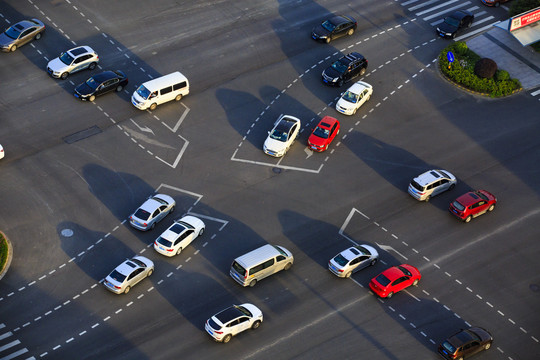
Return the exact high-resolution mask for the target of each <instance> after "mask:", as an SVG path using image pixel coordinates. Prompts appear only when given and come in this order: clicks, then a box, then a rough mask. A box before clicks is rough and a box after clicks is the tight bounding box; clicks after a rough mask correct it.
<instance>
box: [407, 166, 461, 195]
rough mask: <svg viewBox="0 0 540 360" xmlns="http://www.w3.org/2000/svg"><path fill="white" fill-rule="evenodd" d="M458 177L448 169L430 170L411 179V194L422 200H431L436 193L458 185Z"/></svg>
mask: <svg viewBox="0 0 540 360" xmlns="http://www.w3.org/2000/svg"><path fill="white" fill-rule="evenodd" d="M456 183H457V180H456V177H455V176H454V175H452V174H451V173H449V172H448V171H446V170H429V171H426V172H425V173H422V174H420V175H418V176H417V177H415V178H414V179H412V180H411V183H410V184H409V189H408V191H409V194H410V195H411V196H412V197H413V198H415V199H417V200H420V201H426V202H427V201H429V199H430V198H431V197H433V196H435V195H438V194H440V193H442V192H443V191H446V190H452V189H453V188H454V187H456Z"/></svg>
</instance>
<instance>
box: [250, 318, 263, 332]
mask: <svg viewBox="0 0 540 360" xmlns="http://www.w3.org/2000/svg"><path fill="white" fill-rule="evenodd" d="M259 326H261V322H260V321H259V320H257V321H255V322H254V323H253V325H251V328H252V329H253V330H255V329H258V328H259Z"/></svg>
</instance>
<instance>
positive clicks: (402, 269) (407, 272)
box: [398, 266, 412, 276]
mask: <svg viewBox="0 0 540 360" xmlns="http://www.w3.org/2000/svg"><path fill="white" fill-rule="evenodd" d="M398 268H399V270H401V271H403V273H404V274H405V275H407V276H412V274H411V272H410V271H409V270H407V268H404V267H403V266H398Z"/></svg>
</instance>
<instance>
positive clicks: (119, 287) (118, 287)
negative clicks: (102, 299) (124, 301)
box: [114, 285, 122, 289]
mask: <svg viewBox="0 0 540 360" xmlns="http://www.w3.org/2000/svg"><path fill="white" fill-rule="evenodd" d="M114 287H115V288H117V289H121V288H122V287H121V286H116V285H114Z"/></svg>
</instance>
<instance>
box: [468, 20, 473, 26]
mask: <svg viewBox="0 0 540 360" xmlns="http://www.w3.org/2000/svg"><path fill="white" fill-rule="evenodd" d="M471 26H472V20H471V21H470V22H469V23H468V24H467V27H468V28H470V27H471Z"/></svg>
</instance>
